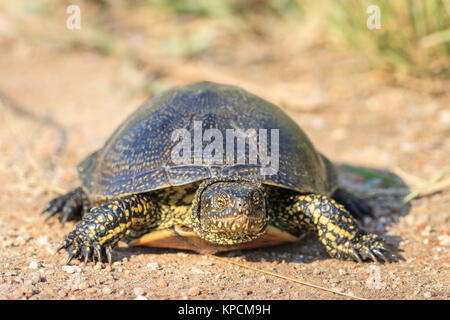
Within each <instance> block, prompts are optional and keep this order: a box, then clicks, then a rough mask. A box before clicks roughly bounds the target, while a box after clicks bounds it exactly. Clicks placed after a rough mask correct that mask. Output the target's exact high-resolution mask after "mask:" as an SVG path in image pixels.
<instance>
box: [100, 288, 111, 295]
mask: <svg viewBox="0 0 450 320" xmlns="http://www.w3.org/2000/svg"><path fill="white" fill-rule="evenodd" d="M111 292H112V290H111V288H109V287H105V288H103V290H102V293H103V294H105V295H108V294H111Z"/></svg>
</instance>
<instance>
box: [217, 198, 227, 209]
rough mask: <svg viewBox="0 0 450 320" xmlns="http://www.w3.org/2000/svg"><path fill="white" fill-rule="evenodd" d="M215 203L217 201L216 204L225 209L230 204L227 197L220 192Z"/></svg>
mask: <svg viewBox="0 0 450 320" xmlns="http://www.w3.org/2000/svg"><path fill="white" fill-rule="evenodd" d="M215 203H216V206H217V207H218V208H220V209H224V208H226V207H227V205H228V202H227V199H226V197H225V196H224V195H222V194H218V195H217V196H216V197H215Z"/></svg>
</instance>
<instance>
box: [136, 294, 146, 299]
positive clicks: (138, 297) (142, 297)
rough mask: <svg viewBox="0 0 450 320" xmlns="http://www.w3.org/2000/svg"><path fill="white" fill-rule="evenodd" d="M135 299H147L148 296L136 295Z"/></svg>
mask: <svg viewBox="0 0 450 320" xmlns="http://www.w3.org/2000/svg"><path fill="white" fill-rule="evenodd" d="M135 300H147V298H146V297H144V296H141V295H139V296H137V297H136V299H135Z"/></svg>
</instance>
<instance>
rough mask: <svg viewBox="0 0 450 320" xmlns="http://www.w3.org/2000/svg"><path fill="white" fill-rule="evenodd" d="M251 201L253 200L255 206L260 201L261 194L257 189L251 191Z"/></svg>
mask: <svg viewBox="0 0 450 320" xmlns="http://www.w3.org/2000/svg"><path fill="white" fill-rule="evenodd" d="M252 202H253V205H254V206H256V207H257V206H259V204H260V203H261V194H260V193H259V192H258V191H256V192H253V194H252Z"/></svg>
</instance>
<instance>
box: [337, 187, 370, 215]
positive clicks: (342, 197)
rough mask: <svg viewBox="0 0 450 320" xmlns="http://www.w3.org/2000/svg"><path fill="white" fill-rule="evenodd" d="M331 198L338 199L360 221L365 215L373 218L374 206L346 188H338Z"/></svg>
mask: <svg viewBox="0 0 450 320" xmlns="http://www.w3.org/2000/svg"><path fill="white" fill-rule="evenodd" d="M331 198H333V199H334V200H336V202H337V203H340V204H342V205H343V206H344V207H345V209H347V211H348V212H350V214H351V215H352V216H353V217H355V218H356V219H358V220H360V221H362V220H363V219H364V217H365V216H369V217H372V218H373V212H372V208H371V207H370V206H369V205H368V204H367V203H366V201H364V200H363V199H361V198H358V197H357V196H355V195H353V194H351V193H350V192H348V191H346V190H344V189H341V188H338V189H336V191H335V192H334V193H333V195H332V196H331Z"/></svg>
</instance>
